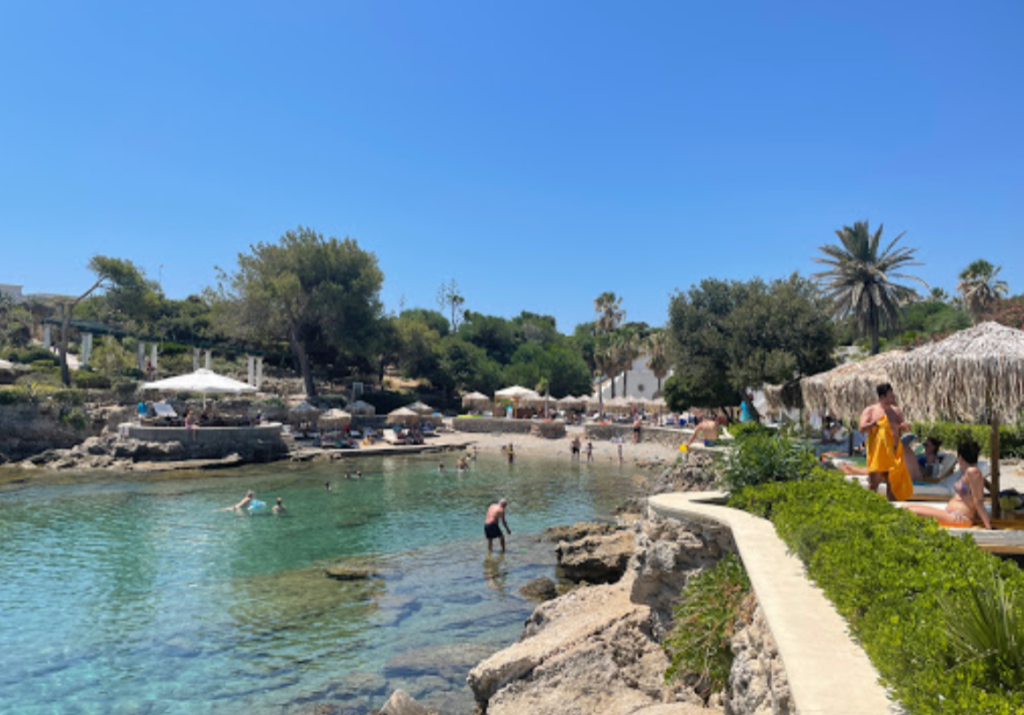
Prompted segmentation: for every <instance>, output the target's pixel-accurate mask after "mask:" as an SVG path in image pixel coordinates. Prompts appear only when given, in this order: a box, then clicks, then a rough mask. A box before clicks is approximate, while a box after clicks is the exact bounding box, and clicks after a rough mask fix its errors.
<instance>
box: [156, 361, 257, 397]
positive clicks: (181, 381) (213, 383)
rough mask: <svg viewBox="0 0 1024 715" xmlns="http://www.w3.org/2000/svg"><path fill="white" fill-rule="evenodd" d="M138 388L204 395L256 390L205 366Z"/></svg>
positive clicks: (234, 393) (235, 393) (238, 393)
mask: <svg viewBox="0 0 1024 715" xmlns="http://www.w3.org/2000/svg"><path fill="white" fill-rule="evenodd" d="M139 389H140V390H156V391H157V392H201V393H203V394H204V395H214V394H229V395H240V394H241V393H243V392H256V388H255V387H253V386H252V385H250V384H248V383H246V382H240V381H238V380H234V379H232V378H230V377H227V376H225V375H218V374H217V373H215V372H213V371H212V370H207V369H205V368H200V369H198V370H196V371H195V372H190V373H188V374H187V375H175V376H174V377H168V378H165V379H163V380H157V381H156V382H144V383H143V384H142V386H141V387H139Z"/></svg>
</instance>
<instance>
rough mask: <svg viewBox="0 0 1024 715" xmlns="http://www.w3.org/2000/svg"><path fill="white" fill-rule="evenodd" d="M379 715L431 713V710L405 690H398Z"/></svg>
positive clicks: (423, 714) (420, 714)
mask: <svg viewBox="0 0 1024 715" xmlns="http://www.w3.org/2000/svg"><path fill="white" fill-rule="evenodd" d="M378 715H429V711H428V710H427V709H426V708H425V707H423V706H422V705H420V704H419V703H418V702H416V700H414V699H413V697H412V696H411V695H409V693H407V692H405V691H404V690H396V691H395V692H394V693H392V694H391V697H390V698H388V701H387V703H385V704H384V707H382V708H381V709H380V713H379V714H378Z"/></svg>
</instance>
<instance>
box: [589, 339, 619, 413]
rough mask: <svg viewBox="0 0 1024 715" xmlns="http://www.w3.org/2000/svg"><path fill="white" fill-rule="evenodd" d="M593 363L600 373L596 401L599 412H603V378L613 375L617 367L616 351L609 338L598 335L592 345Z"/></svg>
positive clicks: (613, 388) (613, 385)
mask: <svg viewBox="0 0 1024 715" xmlns="http://www.w3.org/2000/svg"><path fill="white" fill-rule="evenodd" d="M594 362H595V363H597V368H598V370H600V371H601V375H602V380H601V382H599V383H598V387H597V400H598V403H600V407H599V410H598V411H599V412H604V390H603V389H602V383H603V382H604V379H603V378H606V377H611V376H613V375H614V374H615V371H616V370H617V369H618V365H619V356H618V349H617V346H616V345H615V343H614V341H613V340H612V339H611V336H608V335H599V336H598V338H597V342H596V344H595V345H594ZM612 397H615V378H614V377H612Z"/></svg>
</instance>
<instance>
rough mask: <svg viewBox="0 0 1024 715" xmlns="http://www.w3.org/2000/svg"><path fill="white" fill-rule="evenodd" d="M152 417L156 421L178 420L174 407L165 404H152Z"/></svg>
mask: <svg viewBox="0 0 1024 715" xmlns="http://www.w3.org/2000/svg"><path fill="white" fill-rule="evenodd" d="M153 415H154V416H155V417H156V418H157V419H167V420H173V419H177V418H178V413H177V412H175V411H174V407H172V406H171V404H170V403H167V402H156V403H154V404H153Z"/></svg>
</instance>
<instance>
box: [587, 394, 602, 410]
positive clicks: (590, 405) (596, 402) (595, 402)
mask: <svg viewBox="0 0 1024 715" xmlns="http://www.w3.org/2000/svg"><path fill="white" fill-rule="evenodd" d="M602 406H603V405H602V400H601V398H599V397H597V396H596V395H595V396H593V397H588V398H587V402H586V410H587V412H599V411H600V410H601V407H602Z"/></svg>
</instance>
